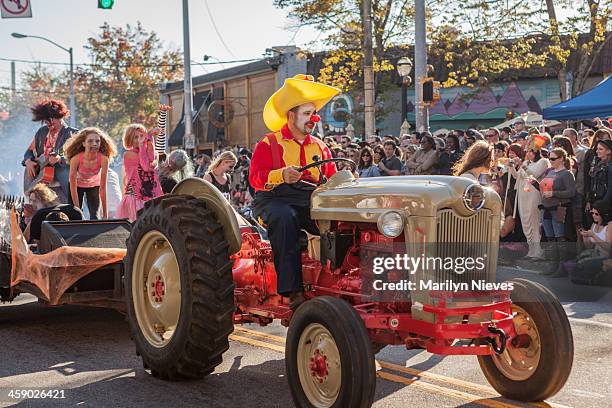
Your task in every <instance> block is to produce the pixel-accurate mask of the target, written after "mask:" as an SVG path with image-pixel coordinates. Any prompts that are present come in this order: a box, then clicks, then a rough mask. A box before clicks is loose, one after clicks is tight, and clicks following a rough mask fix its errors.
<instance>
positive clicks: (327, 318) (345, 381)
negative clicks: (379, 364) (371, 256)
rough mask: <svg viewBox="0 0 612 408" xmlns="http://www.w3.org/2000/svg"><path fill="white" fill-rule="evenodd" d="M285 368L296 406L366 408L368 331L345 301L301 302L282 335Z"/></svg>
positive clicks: (371, 382) (372, 381)
mask: <svg viewBox="0 0 612 408" xmlns="http://www.w3.org/2000/svg"><path fill="white" fill-rule="evenodd" d="M286 344H287V346H286V348H285V366H286V369H287V380H288V381H289V388H290V390H291V395H292V396H293V401H294V402H295V404H296V405H297V406H298V407H318V408H321V407H343V408H344V407H346V408H353V407H369V406H371V405H372V402H373V400H374V391H375V389H376V371H375V366H374V354H373V353H372V348H371V344H370V338H369V336H368V332H367V330H366V328H365V325H364V324H363V320H362V319H361V317H359V314H357V312H356V311H355V309H353V307H351V305H349V304H348V303H347V302H345V301H344V300H341V299H337V298H334V297H330V296H322V297H317V298H314V299H312V300H309V301H307V302H305V303H303V304H302V305H301V306H300V307H299V308H298V309H297V311H296V312H295V313H294V315H293V316H292V318H291V323H290V325H289V330H288V332H287V343H286Z"/></svg>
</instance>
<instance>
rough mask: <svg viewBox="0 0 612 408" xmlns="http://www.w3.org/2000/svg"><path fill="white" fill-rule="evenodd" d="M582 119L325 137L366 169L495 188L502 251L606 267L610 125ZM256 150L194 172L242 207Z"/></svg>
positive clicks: (230, 153) (559, 264) (559, 269)
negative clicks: (554, 125)
mask: <svg viewBox="0 0 612 408" xmlns="http://www.w3.org/2000/svg"><path fill="white" fill-rule="evenodd" d="M581 127H582V129H580V130H576V129H574V128H567V129H562V130H558V131H556V132H550V131H549V130H548V129H547V131H544V130H542V129H537V128H532V129H528V128H526V126H525V123H524V122H522V121H521V120H519V121H517V122H516V123H515V124H514V126H512V127H504V128H502V129H498V128H489V129H484V130H476V129H467V130H452V131H448V132H446V133H442V134H437V135H436V136H433V135H432V134H431V133H430V132H422V133H416V132H415V133H412V134H404V135H401V136H399V137H397V136H393V135H385V136H378V135H375V136H370V137H368V138H366V140H365V141H358V140H353V139H351V138H350V137H348V136H327V137H324V138H323V141H324V142H325V144H326V145H327V146H328V147H329V149H330V151H331V153H332V155H333V156H334V157H343V158H348V159H350V160H352V161H353V162H355V163H356V165H357V168H356V173H357V175H358V176H359V177H360V178H365V177H381V176H382V177H384V176H400V175H457V176H464V177H465V176H467V177H471V178H473V179H475V180H478V181H479V182H480V183H481V184H484V185H488V186H490V187H492V188H494V189H495V190H496V191H497V192H498V193H499V195H500V197H501V198H502V201H503V217H502V219H503V225H502V228H501V236H500V241H501V242H502V244H501V250H502V254H504V253H507V254H520V257H521V258H523V259H526V260H527V261H528V262H529V263H530V264H534V262H538V261H544V262H543V263H544V264H545V265H549V266H551V267H550V268H548V270H547V271H545V273H546V274H548V275H551V276H553V277H564V276H568V272H572V271H575V270H581V269H584V267H585V265H591V264H592V262H596V261H597V262H599V263H600V264H601V265H600V269H603V268H608V266H606V265H609V266H612V261H610V263H608V262H609V261H607V259H608V257H609V256H610V249H609V246H610V244H611V243H612V227H610V228H608V223H609V222H610V221H611V220H612V218H611V217H612V213H611V210H610V208H611V205H612V190H610V189H608V185H609V184H611V183H612V167H611V166H612V157H611V156H612V140H611V139H612V130H611V127H612V126H610V123H608V122H606V121H601V120H597V121H596V122H594V123H593V126H591V127H585V126H584V125H581ZM470 148H472V149H471V150H473V151H472V152H471V153H470V154H469V155H468V154H466V152H468V150H470ZM221 156H222V157H223V159H220V157H221ZM467 156H469V158H468V157H467ZM250 158H251V151H250V150H248V149H247V148H244V147H239V146H234V147H232V148H226V149H224V150H223V151H221V150H219V151H217V152H215V153H214V154H213V157H209V156H207V155H204V154H200V155H198V156H196V158H195V163H196V165H197V167H196V175H197V176H199V177H205V178H206V179H208V180H209V181H212V182H213V184H215V185H216V186H217V187H219V188H220V189H221V190H222V191H223V192H224V193H225V194H226V195H227V197H228V198H229V199H230V202H231V203H232V204H233V205H234V206H235V208H237V209H244V208H247V207H248V206H249V204H250V201H251V200H252V195H253V190H252V188H250V186H249V183H248V172H249V165H250ZM222 162H224V163H226V164H227V166H221V164H222ZM472 162H474V163H472ZM343 166H346V164H343V163H339V164H338V167H339V169H342V168H343ZM504 251H505V252H504ZM519 263H520V262H519ZM610 274H611V275H612V270H611V273H610ZM587 280H588V279H587Z"/></svg>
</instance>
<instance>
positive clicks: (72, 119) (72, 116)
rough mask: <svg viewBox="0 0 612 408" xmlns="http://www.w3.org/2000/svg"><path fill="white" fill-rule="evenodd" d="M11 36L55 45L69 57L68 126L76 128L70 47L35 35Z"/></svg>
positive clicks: (14, 34) (15, 34)
mask: <svg viewBox="0 0 612 408" xmlns="http://www.w3.org/2000/svg"><path fill="white" fill-rule="evenodd" d="M11 36H13V38H28V37H29V38H38V39H39V40H43V41H47V42H49V43H51V44H53V45H55V46H56V47H58V48H61V49H62V50H64V51H66V52H67V53H68V54H69V55H70V126H71V127H76V105H75V103H74V67H73V62H72V47H70V48H66V47H62V46H61V45H59V44H58V43H56V42H55V41H51V40H50V39H48V38H45V37H39V36H37V35H25V34H20V33H12V34H11Z"/></svg>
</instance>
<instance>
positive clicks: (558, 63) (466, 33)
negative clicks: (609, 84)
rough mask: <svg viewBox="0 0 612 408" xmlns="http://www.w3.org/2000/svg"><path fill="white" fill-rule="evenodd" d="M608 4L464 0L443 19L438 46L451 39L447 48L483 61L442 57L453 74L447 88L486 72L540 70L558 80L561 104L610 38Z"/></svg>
mask: <svg viewBox="0 0 612 408" xmlns="http://www.w3.org/2000/svg"><path fill="white" fill-rule="evenodd" d="M611 4H612V1H610V0H561V1H553V0H545V1H544V2H542V1H539V0H464V1H462V2H461V3H460V4H457V5H455V6H452V8H450V9H449V13H448V14H446V15H445V18H444V19H443V20H442V24H441V26H440V27H439V28H438V29H437V30H438V32H437V34H438V35H437V36H436V39H437V40H438V41H437V43H438V44H440V43H444V38H450V40H449V41H447V45H450V46H452V44H455V45H457V44H461V43H462V42H463V45H462V47H461V49H466V47H465V45H467V46H468V47H467V48H468V49H469V50H468V51H467V52H468V53H471V54H479V55H482V56H484V58H478V57H476V58H465V57H466V55H461V54H453V53H450V54H449V55H445V59H446V60H447V62H448V65H449V68H450V69H452V70H453V72H450V73H449V79H448V81H447V85H453V84H456V83H465V82H466V79H467V80H470V79H475V78H478V77H479V76H481V75H483V74H486V73H487V71H488V72H489V73H492V74H494V75H495V74H497V75H501V74H503V75H506V76H507V75H508V72H509V71H511V70H513V69H526V68H530V67H533V66H539V67H545V68H546V69H547V70H548V71H551V72H552V73H553V74H555V75H556V76H557V78H558V80H559V88H560V93H561V97H562V99H566V97H568V96H569V97H571V96H573V95H576V94H579V93H581V92H582V91H583V90H584V87H585V84H586V81H587V79H588V77H589V75H590V74H591V73H592V70H593V67H594V65H595V62H596V61H597V60H598V58H599V57H600V55H601V52H602V50H603V49H604V47H605V45H606V44H607V43H608V42H609V41H610V38H611V37H612V30H611V26H610V15H611V13H612V7H611ZM558 16H566V17H563V18H558ZM453 30H454V32H453V34H451V35H450V36H449V35H448V32H449V31H451V32H452V31H453ZM434 43H436V41H434ZM482 48H486V50H485V51H483V50H482ZM440 49H444V47H440ZM517 50H518V51H520V52H519V53H517V52H516V51H517ZM517 57H518V58H517ZM466 63H467V64H466ZM567 72H572V73H573V78H574V81H573V86H572V89H571V90H570V91H571V95H566V81H567V75H566V74H567Z"/></svg>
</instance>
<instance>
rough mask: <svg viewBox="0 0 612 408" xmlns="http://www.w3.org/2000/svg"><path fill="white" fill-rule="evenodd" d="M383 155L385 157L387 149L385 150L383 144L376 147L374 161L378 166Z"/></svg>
mask: <svg viewBox="0 0 612 408" xmlns="http://www.w3.org/2000/svg"><path fill="white" fill-rule="evenodd" d="M383 157H385V151H384V150H383V148H382V146H377V147H376V148H374V153H373V156H372V161H373V162H374V164H375V165H376V166H378V163H380V161H381V160H382V158H383Z"/></svg>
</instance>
